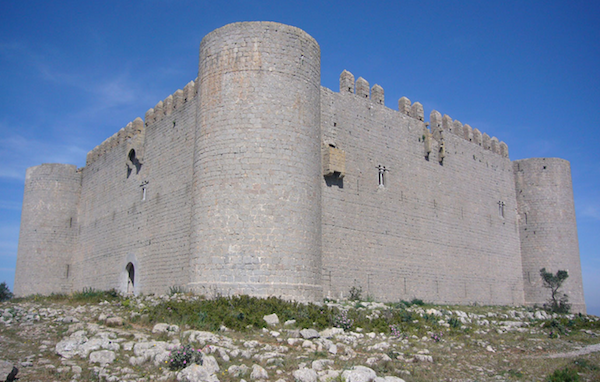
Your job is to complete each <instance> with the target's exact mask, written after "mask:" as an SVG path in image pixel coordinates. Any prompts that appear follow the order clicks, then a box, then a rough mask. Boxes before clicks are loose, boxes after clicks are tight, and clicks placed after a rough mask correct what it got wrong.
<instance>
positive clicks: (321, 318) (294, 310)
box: [144, 295, 334, 331]
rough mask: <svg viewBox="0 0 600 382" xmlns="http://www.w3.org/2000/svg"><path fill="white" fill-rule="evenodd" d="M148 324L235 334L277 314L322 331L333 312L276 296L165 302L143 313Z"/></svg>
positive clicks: (262, 323) (258, 326)
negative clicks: (224, 329)
mask: <svg viewBox="0 0 600 382" xmlns="http://www.w3.org/2000/svg"><path fill="white" fill-rule="evenodd" d="M144 313H146V314H148V320H149V321H150V322H169V323H175V324H178V325H189V326H190V327H192V328H195V329H201V330H209V331H216V330H218V329H219V328H220V327H221V325H224V326H226V327H228V328H229V329H233V330H237V331H246V330H248V329H251V328H255V329H256V328H258V329H260V328H264V327H266V322H265V321H264V319H263V317H264V316H266V315H269V314H272V313H275V314H277V316H278V317H279V319H280V321H282V322H285V321H287V320H292V319H293V320H296V325H297V326H298V327H303V328H312V327H315V328H317V329H324V328H327V327H331V326H332V324H333V323H332V317H333V315H334V312H333V310H332V309H330V308H328V307H326V306H323V307H320V306H317V305H315V304H306V305H305V304H301V303H298V302H292V301H285V300H282V299H279V298H276V297H269V298H258V297H250V296H246V295H242V296H231V297H218V298H215V299H210V300H204V299H197V300H184V301H174V300H170V301H164V302H161V303H160V304H158V305H156V306H153V307H149V308H147V310H146V311H145V312H144Z"/></svg>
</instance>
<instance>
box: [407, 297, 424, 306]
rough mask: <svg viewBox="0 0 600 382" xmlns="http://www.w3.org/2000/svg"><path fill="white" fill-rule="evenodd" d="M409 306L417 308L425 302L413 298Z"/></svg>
mask: <svg viewBox="0 0 600 382" xmlns="http://www.w3.org/2000/svg"><path fill="white" fill-rule="evenodd" d="M410 303H411V305H418V306H423V305H425V302H424V301H423V300H421V299H420V298H413V299H412V300H410Z"/></svg>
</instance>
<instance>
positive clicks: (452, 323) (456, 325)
mask: <svg viewBox="0 0 600 382" xmlns="http://www.w3.org/2000/svg"><path fill="white" fill-rule="evenodd" d="M448 324H449V325H450V327H451V328H452V329H458V328H460V327H461V322H460V320H459V319H458V318H456V317H450V318H449V319H448Z"/></svg>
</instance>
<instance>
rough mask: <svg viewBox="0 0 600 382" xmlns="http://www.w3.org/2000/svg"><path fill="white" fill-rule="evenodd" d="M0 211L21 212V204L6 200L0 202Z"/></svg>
mask: <svg viewBox="0 0 600 382" xmlns="http://www.w3.org/2000/svg"><path fill="white" fill-rule="evenodd" d="M0 210H9V211H21V204H20V203H17V202H11V201H7V200H0Z"/></svg>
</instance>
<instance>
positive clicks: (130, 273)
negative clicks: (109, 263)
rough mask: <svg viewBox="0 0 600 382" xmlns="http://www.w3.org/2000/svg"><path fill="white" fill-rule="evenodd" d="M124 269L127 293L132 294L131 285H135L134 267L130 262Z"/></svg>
mask: <svg viewBox="0 0 600 382" xmlns="http://www.w3.org/2000/svg"><path fill="white" fill-rule="evenodd" d="M125 270H126V271H127V294H133V287H134V286H135V268H134V266H133V264H132V263H128V264H127V266H126V267H125Z"/></svg>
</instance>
